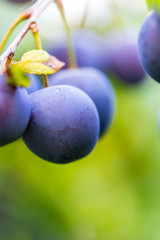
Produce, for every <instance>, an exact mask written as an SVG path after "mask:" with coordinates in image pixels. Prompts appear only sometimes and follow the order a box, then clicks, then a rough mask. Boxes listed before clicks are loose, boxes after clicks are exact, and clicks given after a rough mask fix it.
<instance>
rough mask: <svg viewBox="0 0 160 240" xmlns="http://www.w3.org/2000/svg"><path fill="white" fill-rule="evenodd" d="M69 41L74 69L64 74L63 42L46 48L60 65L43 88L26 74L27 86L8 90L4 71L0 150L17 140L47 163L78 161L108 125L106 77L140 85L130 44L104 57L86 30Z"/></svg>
mask: <svg viewBox="0 0 160 240" xmlns="http://www.w3.org/2000/svg"><path fill="white" fill-rule="evenodd" d="M12 2H15V3H16V2H17V3H18V2H19V3H20V2H27V1H12ZM72 40H73V49H74V50H75V55H76V60H77V65H78V67H76V66H75V67H74V68H70V66H69V61H68V54H67V47H66V44H65V41H62V42H60V43H59V45H57V46H56V47H55V46H52V47H50V49H49V52H50V53H51V54H52V55H54V56H56V57H57V58H58V59H60V60H61V61H64V62H66V65H65V68H64V69H62V70H61V71H59V72H58V73H56V74H54V75H51V77H50V78H49V87H47V88H43V89H42V86H41V83H40V81H39V79H38V77H36V76H35V75H30V74H28V77H29V79H30V82H31V85H30V86H29V87H28V88H24V87H20V86H13V85H10V84H9V82H8V72H7V71H6V72H7V74H5V73H4V72H1V73H0V126H1V128H0V146H3V145H5V144H8V143H11V142H13V141H15V140H16V139H18V138H19V137H22V139H23V141H24V142H25V144H26V145H27V146H28V148H29V149H30V150H31V151H32V152H33V153H35V154H36V155H37V156H39V157H40V158H42V159H45V160H48V161H50V162H54V163H69V162H71V161H74V160H77V159H81V158H83V157H85V156H86V155H88V154H89V153H90V152H91V151H92V150H93V148H94V147H95V145H96V143H97V141H98V140H99V138H100V137H102V136H103V135H104V134H105V133H106V132H107V130H108V129H109V127H110V125H111V123H112V120H113V116H114V111H115V92H114V88H113V86H112V84H111V82H110V80H109V78H108V77H107V76H106V73H107V72H112V73H114V74H116V75H117V76H118V77H119V78H120V79H123V80H124V81H125V82H127V83H138V82H140V81H141V80H142V79H144V75H145V74H144V71H143V69H142V67H141V65H140V63H139V60H138V55H137V48H136V45H135V44H128V43H125V42H123V44H120V45H119V46H116V47H115V46H114V48H113V49H112V51H111V49H110V51H108V49H109V47H108V48H107V46H106V41H105V39H102V37H100V36H98V35H97V34H95V33H94V32H91V31H87V30H81V31H77V32H75V33H74V34H73V38H72ZM39 45H40V44H39ZM107 52H108V54H107ZM43 62H45V61H43ZM45 65H47V63H46V62H45ZM50 65H51V64H48V65H47V66H50ZM75 65H76V64H75ZM26 72H27V71H26ZM131 73H132V74H131ZM42 74H43V73H42ZM10 77H11V78H12V76H10Z"/></svg>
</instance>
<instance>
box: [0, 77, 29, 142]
mask: <svg viewBox="0 0 160 240" xmlns="http://www.w3.org/2000/svg"><path fill="white" fill-rule="evenodd" d="M30 114H31V103H30V98H29V96H28V93H27V91H26V90H25V88H20V87H12V86H10V85H8V84H7V82H6V78H5V76H4V75H0V146H3V145H5V144H8V143H11V142H13V141H15V140H16V139H18V138H19V137H21V135H22V134H23V132H24V130H25V129H26V127H27V125H28V122H29V119H30Z"/></svg>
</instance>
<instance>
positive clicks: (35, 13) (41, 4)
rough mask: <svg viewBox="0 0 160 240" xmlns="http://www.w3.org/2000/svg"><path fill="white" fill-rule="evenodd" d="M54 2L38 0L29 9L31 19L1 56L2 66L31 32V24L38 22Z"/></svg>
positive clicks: (0, 62) (51, 0)
mask: <svg viewBox="0 0 160 240" xmlns="http://www.w3.org/2000/svg"><path fill="white" fill-rule="evenodd" d="M52 2H53V0H45V1H44V0H38V1H36V3H35V4H34V5H33V6H32V7H31V8H29V9H30V10H31V11H32V14H31V16H30V18H29V19H28V21H27V23H26V24H25V25H24V27H23V28H22V30H21V31H20V32H19V34H18V35H17V36H16V38H15V39H14V40H13V42H12V43H11V44H10V45H9V47H8V48H7V50H6V51H5V52H4V53H3V54H2V55H1V56H0V64H3V63H4V61H5V60H6V58H8V57H9V56H14V54H15V51H16V48H17V47H18V45H19V43H20V42H21V41H22V39H23V37H24V36H25V35H26V33H27V32H28V31H29V29H30V26H31V24H32V23H34V22H36V21H37V19H38V17H39V16H40V15H41V13H43V11H44V10H45V9H46V7H47V6H48V5H49V4H50V3H52Z"/></svg>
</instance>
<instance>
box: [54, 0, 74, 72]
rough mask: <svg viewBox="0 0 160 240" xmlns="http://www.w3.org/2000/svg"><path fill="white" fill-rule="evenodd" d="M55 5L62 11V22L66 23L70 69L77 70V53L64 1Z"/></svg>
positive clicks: (57, 1)
mask: <svg viewBox="0 0 160 240" xmlns="http://www.w3.org/2000/svg"><path fill="white" fill-rule="evenodd" d="M55 3H56V4H57V7H58V9H59V11H60V14H61V17H62V20H63V23H64V27H65V30H66V38H67V53H68V62H69V68H77V62H76V57H75V52H74V50H73V42H72V36H71V30H70V27H69V26H68V23H67V20H66V16H65V12H64V7H63V4H62V1H61V0H55Z"/></svg>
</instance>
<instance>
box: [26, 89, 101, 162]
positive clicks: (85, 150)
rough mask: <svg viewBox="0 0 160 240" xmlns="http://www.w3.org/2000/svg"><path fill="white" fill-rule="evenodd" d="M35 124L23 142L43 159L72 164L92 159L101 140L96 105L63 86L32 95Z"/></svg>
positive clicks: (78, 92) (32, 116) (76, 90)
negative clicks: (85, 158)
mask: <svg viewBox="0 0 160 240" xmlns="http://www.w3.org/2000/svg"><path fill="white" fill-rule="evenodd" d="M30 98H31V106H32V110H31V120H30V123H29V125H28V127H27V129H26V131H25V132H24V134H23V137H22V139H23V140H24V142H25V144H26V145H27V146H28V148H29V149H30V150H31V151H32V152H33V153H35V154H36V155H38V156H39V157H40V158H42V159H45V160H47V161H50V162H54V163H69V162H72V161H74V160H77V159H81V158H83V157H85V156H86V155H88V154H89V153H90V152H91V151H92V149H93V148H94V146H95V144H96V142H97V140H98V136H99V117H98V113H97V109H96V107H95V105H94V103H93V101H92V100H91V99H90V98H89V97H88V95H87V94H85V93H84V92H83V91H81V90H80V89H78V88H75V87H73V86H67V85H61V86H53V87H48V88H45V89H42V90H39V91H37V92H34V93H32V94H31V95H30Z"/></svg>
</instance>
